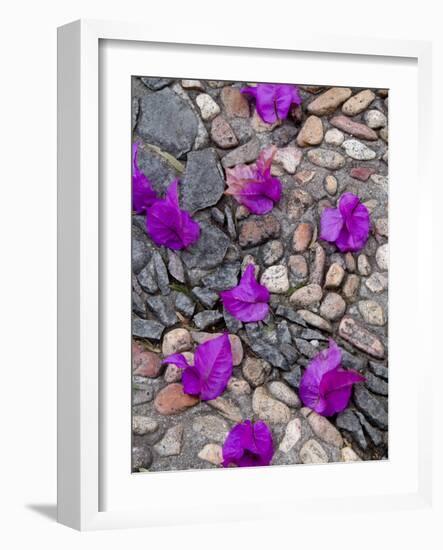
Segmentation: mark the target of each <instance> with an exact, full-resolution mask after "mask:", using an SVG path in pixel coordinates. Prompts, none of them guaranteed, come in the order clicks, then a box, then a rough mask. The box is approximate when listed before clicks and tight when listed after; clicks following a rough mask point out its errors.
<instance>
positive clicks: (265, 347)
mask: <svg viewBox="0 0 443 550" xmlns="http://www.w3.org/2000/svg"><path fill="white" fill-rule="evenodd" d="M251 349H252V351H253V352H254V353H256V354H257V355H258V356H259V357H261V358H262V359H264V360H265V361H268V362H269V363H271V365H272V366H273V367H276V368H278V369H281V370H288V368H289V367H288V361H287V359H286V357H285V356H284V355H283V354H282V352H281V351H280V350H279V349H278V347H277V346H273V345H272V344H268V343H267V342H265V341H263V340H255V341H253V342H251Z"/></svg>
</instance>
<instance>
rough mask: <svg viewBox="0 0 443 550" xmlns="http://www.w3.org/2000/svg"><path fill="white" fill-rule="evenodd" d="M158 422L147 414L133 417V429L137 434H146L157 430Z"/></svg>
mask: <svg viewBox="0 0 443 550" xmlns="http://www.w3.org/2000/svg"><path fill="white" fill-rule="evenodd" d="M157 429H158V422H157V421H155V420H153V419H152V418H149V417H147V416H137V415H134V416H133V417H132V431H133V433H135V434H136V435H145V434H149V433H152V432H155V431H157Z"/></svg>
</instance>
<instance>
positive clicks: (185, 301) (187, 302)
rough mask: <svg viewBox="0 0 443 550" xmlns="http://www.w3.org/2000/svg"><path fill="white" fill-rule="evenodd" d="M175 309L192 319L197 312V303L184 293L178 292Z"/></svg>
mask: <svg viewBox="0 0 443 550" xmlns="http://www.w3.org/2000/svg"><path fill="white" fill-rule="evenodd" d="M175 307H176V308H177V310H178V311H179V312H180V313H182V314H183V315H184V316H185V317H192V315H193V314H194V310H195V303H194V302H193V300H192V299H191V298H190V297H189V296H187V295H186V294H184V293H183V292H177V294H176V296H175Z"/></svg>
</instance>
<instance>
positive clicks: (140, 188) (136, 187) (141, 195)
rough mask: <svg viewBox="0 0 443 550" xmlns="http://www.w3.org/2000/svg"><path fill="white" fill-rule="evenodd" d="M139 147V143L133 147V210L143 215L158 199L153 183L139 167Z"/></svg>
mask: <svg viewBox="0 0 443 550" xmlns="http://www.w3.org/2000/svg"><path fill="white" fill-rule="evenodd" d="M138 146H139V144H138V142H135V143H133V145H132V209H133V210H134V211H135V212H136V213H137V214H143V213H144V212H145V211H146V209H147V208H149V207H150V206H152V205H153V204H154V202H155V201H156V200H157V199H158V197H157V193H156V192H155V191H154V189H153V188H152V185H151V182H150V181H149V180H148V178H147V177H146V176H145V175H144V174H143V172H142V171H141V170H140V169H139V167H138V163H137V156H138Z"/></svg>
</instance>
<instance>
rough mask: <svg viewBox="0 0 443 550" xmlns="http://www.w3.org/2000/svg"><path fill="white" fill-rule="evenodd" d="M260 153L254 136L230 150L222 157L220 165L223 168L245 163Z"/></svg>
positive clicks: (258, 144) (258, 143)
mask: <svg viewBox="0 0 443 550" xmlns="http://www.w3.org/2000/svg"><path fill="white" fill-rule="evenodd" d="M259 153H260V142H259V141H258V139H257V138H256V137H254V138H252V139H251V140H250V141H248V142H247V143H245V144H244V145H241V146H240V147H237V148H236V149H234V150H233V151H230V152H229V153H228V154H227V155H225V156H224V157H223V159H222V161H221V162H222V165H223V167H224V168H232V166H236V165H237V164H246V163H249V162H253V161H254V160H255V159H256V158H257V157H258V155H259Z"/></svg>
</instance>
